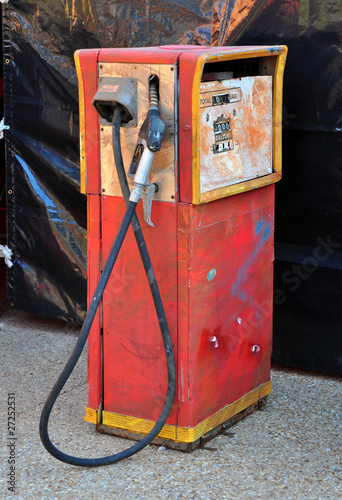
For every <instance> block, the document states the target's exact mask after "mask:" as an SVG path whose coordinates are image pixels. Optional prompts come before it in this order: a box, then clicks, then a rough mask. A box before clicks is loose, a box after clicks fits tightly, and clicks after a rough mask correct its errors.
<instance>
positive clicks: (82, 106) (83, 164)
mask: <svg viewBox="0 0 342 500" xmlns="http://www.w3.org/2000/svg"><path fill="white" fill-rule="evenodd" d="M74 57H75V66H76V74H77V80H78V101H79V125H80V191H81V193H84V194H85V193H86V171H87V170H86V155H85V103H84V85H83V77H82V70H81V63H80V54H79V50H77V51H76V52H75V56H74Z"/></svg>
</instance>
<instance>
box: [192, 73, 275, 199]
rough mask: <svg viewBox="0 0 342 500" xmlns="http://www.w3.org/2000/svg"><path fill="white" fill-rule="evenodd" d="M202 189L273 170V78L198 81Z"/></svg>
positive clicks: (268, 172)
mask: <svg viewBox="0 0 342 500" xmlns="http://www.w3.org/2000/svg"><path fill="white" fill-rule="evenodd" d="M199 117H200V120H199V123H200V130H199V139H200V140H199V144H200V152H199V162H200V190H201V193H207V192H209V191H213V190H215V189H218V188H223V187H226V186H230V185H232V184H237V183H239V182H244V181H246V180H250V179H255V178H257V177H261V176H264V175H268V174H270V173H272V76H264V75H261V76H253V77H244V78H235V79H234V78H233V79H230V80H222V81H209V82H202V83H201V85H200V99H199Z"/></svg>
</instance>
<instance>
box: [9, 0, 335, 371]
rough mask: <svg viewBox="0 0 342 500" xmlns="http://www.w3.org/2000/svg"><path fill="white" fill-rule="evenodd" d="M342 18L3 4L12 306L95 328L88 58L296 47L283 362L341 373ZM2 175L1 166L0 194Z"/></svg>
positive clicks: (263, 10)
mask: <svg viewBox="0 0 342 500" xmlns="http://www.w3.org/2000/svg"><path fill="white" fill-rule="evenodd" d="M341 13H342V6H341V3H340V2H339V1H338V0H328V1H326V2H320V1H317V0H301V1H296V0H293V1H290V0H288V1H286V0H254V1H250V2H245V1H242V0H230V1H226V2H223V1H213V0H211V1H210V0H207V1H203V2H201V1H198V0H193V1H191V0H189V1H181V0H179V1H176V0H171V1H159V2H154V1H147V2H140V1H138V0H136V1H130V2H127V1H125V2H123V1H112V2H108V1H98V0H93V1H90V0H76V1H71V0H70V1H68V2H64V1H63V2H61V1H33V0H32V1H27V2H19V1H12V2H10V3H8V4H4V5H3V58H4V78H5V85H4V94H5V122H6V124H8V125H9V126H10V130H9V131H7V132H6V153H7V157H6V176H7V186H6V191H7V226H8V227H7V238H8V245H9V246H10V248H12V250H13V251H14V254H15V265H14V266H13V268H11V269H9V270H8V275H7V292H8V300H9V302H10V304H11V305H13V307H16V308H19V309H24V310H27V311H31V312H34V313H37V314H42V315H46V316H50V317H54V318H59V319H64V320H66V321H71V322H77V323H80V322H82V320H83V318H84V314H85V309H86V200H85V197H84V196H83V195H80V194H79V161H78V154H79V153H78V132H79V128H78V100H77V95H78V94H77V79H76V74H75V69H74V62H73V53H74V51H75V50H76V49H79V48H86V47H104V46H110V47H122V46H124V47H126V46H131V47H133V46H148V45H163V44H200V45H246V44H286V45H287V46H288V47H289V56H288V61H287V65H286V71H285V80H284V119H283V127H284V129H283V141H284V142H283V175H284V176H283V180H282V181H281V182H280V183H278V185H277V188H276V262H275V308H274V354H273V360H274V361H276V362H278V363H285V364H289V365H293V366H299V367H307V368H311V369H317V370H324V371H331V372H335V373H342V340H341V338H342V336H341V330H342V307H341V301H342V300H341V299H342V287H341V276H342V274H341V273H342V246H341V245H342V242H341V233H342V232H341V227H342V225H341V223H342V221H341V213H342V209H341V201H342V200H341V197H342V165H341V156H342V155H341V130H342V117H341V104H342V84H341V66H342V64H341V58H342V52H341V31H342V30H341V21H340V19H341ZM3 171H4V168H3V164H2V166H1V165H0V186H1V185H3V181H2V178H1V175H2V174H3ZM1 183H2V184H1ZM2 203H4V202H2ZM1 208H4V204H2V205H0V209H1ZM0 232H1V231H0Z"/></svg>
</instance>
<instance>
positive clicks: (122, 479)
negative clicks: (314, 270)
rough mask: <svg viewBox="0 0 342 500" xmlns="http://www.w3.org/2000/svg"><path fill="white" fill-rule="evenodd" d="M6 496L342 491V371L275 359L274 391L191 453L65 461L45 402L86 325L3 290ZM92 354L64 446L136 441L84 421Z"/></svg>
mask: <svg viewBox="0 0 342 500" xmlns="http://www.w3.org/2000/svg"><path fill="white" fill-rule="evenodd" d="M0 328H1V336H0V341H1V386H0V387H1V398H0V403H1V425H2V432H1V435H2V437H3V447H2V450H3V453H2V467H1V477H0V498H16V499H18V498H19V499H38V498H39V499H40V500H45V499H47V500H50V499H51V500H55V499H68V500H70V499H76V500H77V499H84V498H101V499H125V500H131V499H132V500H133V499H170V500H173V499H186V500H191V499H205V500H211V499H263V500H266V499H272V500H273V499H284V500H285V499H286V500H291V499H294V500H300V499H303V500H304V499H305V500H306V499H315V500H318V499H322V500H326V499H341V498H342V485H341V476H342V464H341V456H342V449H341V435H342V433H341V431H342V418H341V409H342V405H341V378H338V377H333V376H327V375H321V374H317V373H310V372H305V371H297V370H292V369H285V368H281V367H274V368H273V371H272V379H273V392H272V394H271V395H270V396H269V399H268V403H267V405H266V407H265V409H264V410H263V411H258V412H256V413H254V414H252V415H250V416H249V417H247V418H246V419H245V420H243V421H241V422H239V423H238V424H236V425H235V426H234V427H232V428H231V429H230V431H231V433H232V434H231V435H230V436H223V435H220V436H218V437H216V438H215V439H213V440H212V441H211V442H210V443H209V444H208V445H207V446H209V447H210V449H199V450H196V451H195V452H193V453H192V454H185V453H182V452H177V451H172V450H166V449H159V448H157V447H155V446H148V447H147V448H145V449H144V450H143V451H141V452H140V453H139V454H138V455H135V456H134V457H132V458H130V459H128V460H126V461H123V462H120V463H118V464H116V465H111V466H107V467H101V468H96V469H89V468H88V469H85V468H80V467H74V466H69V465H66V464H64V463H61V462H58V461H57V460H56V459H55V458H53V457H51V456H50V455H49V454H48V453H47V452H46V451H45V449H44V448H43V446H42V444H41V442H40V439H39V433H38V425H39V418H40V412H41V409H42V406H43V403H44V401H45V399H46V397H47V395H48V393H49V391H50V389H51V388H52V386H53V384H54V382H55V380H56V378H57V377H58V375H59V373H60V371H61V370H62V368H63V366H64V363H65V361H66V359H67V358H68V356H69V354H70V352H71V350H72V348H73V346H74V344H75V341H76V338H77V335H78V333H79V328H78V327H76V326H73V325H68V324H65V323H62V322H59V321H52V320H48V319H44V318H39V317H37V316H32V315H30V314H27V313H24V312H20V311H14V310H12V309H10V308H9V307H8V306H7V304H6V301H5V297H4V290H3V289H2V290H1V291H0ZM9 393H14V394H15V405H16V428H15V437H16V440H15V460H16V463H15V467H16V468H15V492H14V493H13V492H11V491H8V489H7V488H8V486H9V484H8V483H7V479H8V478H7V474H8V473H9V472H10V469H9V467H10V465H9V464H8V456H9V452H10V449H11V448H10V447H8V446H7V445H8V444H10V440H11V439H10V437H9V435H8V425H7V422H8V414H7V408H8V394H9ZM86 404H87V381H86V358H85V355H83V356H82V359H81V360H80V362H79V363H78V365H77V367H76V369H75V371H74V373H73V374H72V376H71V379H70V380H69V382H68V383H67V385H66V386H65V388H64V390H63V393H62V395H61V396H60V398H59V399H58V401H57V403H56V407H55V409H54V411H53V414H52V418H51V424H50V433H51V435H52V438H53V441H54V442H55V444H56V445H57V446H59V447H60V448H61V449H62V450H64V451H66V452H67V453H71V454H76V455H78V456H86V457H92V456H102V455H106V454H112V453H114V452H116V451H119V450H122V449H124V448H126V447H128V445H129V444H130V442H128V441H125V440H123V439H119V438H115V437H112V436H106V435H101V434H98V433H96V432H95V429H94V427H93V426H92V425H91V424H88V423H86V422H84V420H83V418H82V417H83V415H84V406H85V405H86Z"/></svg>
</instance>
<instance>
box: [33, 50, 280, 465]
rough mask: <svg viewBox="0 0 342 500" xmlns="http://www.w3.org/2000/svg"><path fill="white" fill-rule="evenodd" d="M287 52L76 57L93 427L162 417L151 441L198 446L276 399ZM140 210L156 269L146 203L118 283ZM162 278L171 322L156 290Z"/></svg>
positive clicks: (143, 425)
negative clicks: (277, 206)
mask: <svg viewBox="0 0 342 500" xmlns="http://www.w3.org/2000/svg"><path fill="white" fill-rule="evenodd" d="M286 53H287V49H286V47H284V46H273V47H219V48H217V47H216V48H209V47H192V46H170V47H157V48H141V49H101V50H94V49H91V50H81V51H78V52H77V53H76V56H75V59H76V68H77V74H78V80H79V96H80V128H81V177H82V182H81V184H82V186H81V187H82V190H83V192H85V193H86V194H87V197H88V299H89V305H90V309H93V312H92V313H91V316H92V318H91V320H92V327H91V331H90V335H89V341H88V379H89V401H88V407H87V408H86V417H85V418H86V420H87V421H88V422H92V423H94V424H96V427H97V430H99V431H100V432H106V433H110V434H115V435H119V436H123V437H129V438H132V439H141V437H142V436H146V435H147V434H148V433H149V432H150V431H151V429H153V428H154V426H155V422H156V421H157V422H159V424H160V423H161V420H160V418H161V417H159V415H160V414H162V419H163V418H164V422H162V427H161V428H160V429H158V437H156V435H155V436H152V435H151V436H150V437H151V439H154V441H153V442H156V443H162V444H164V445H165V446H169V447H172V448H176V449H182V450H186V451H191V450H193V449H195V448H196V447H197V446H199V445H200V443H201V441H205V440H207V439H209V438H210V437H212V436H213V435H215V434H217V433H219V432H221V430H222V428H223V426H227V425H230V424H231V423H233V422H235V421H237V420H239V419H240V418H242V417H243V416H245V415H246V414H248V413H250V412H251V411H253V410H254V409H256V408H257V407H258V405H259V404H260V402H262V401H263V399H264V398H265V397H266V396H267V394H269V393H270V391H271V381H270V356H271V340H272V338H271V337H272V293H273V292H272V285H273V219H274V183H275V182H276V181H277V180H279V179H280V177H281V121H282V78H283V71H284V65H285V59H286ZM161 141H162V142H161ZM121 154H122V156H121ZM122 158H123V162H122ZM115 164H116V167H117V168H115V167H114V165H115ZM123 164H124V166H125V169H126V171H127V174H128V177H129V184H130V189H132V191H131V193H129V190H128V188H127V184H126V177H125V173H124V172H123V168H124V167H123ZM120 165H121V167H120ZM120 168H121V170H120ZM125 186H126V187H125ZM125 190H126V191H125ZM141 196H142V198H143V202H142V203H140V202H139V199H140V197H141ZM124 198H126V203H127V204H128V198H129V199H130V204H129V206H128V209H127V211H126V208H125V200H124ZM132 203H133V204H134V205H137V208H136V212H137V215H138V219H139V220H140V221H143V220H145V222H146V224H145V223H143V222H142V223H141V224H142V226H143V233H144V237H145V240H146V245H147V247H148V249H149V253H150V256H151V261H152V264H153V268H154V273H155V274H153V272H152V271H150V270H149V269H150V268H149V264H148V263H147V264H146V259H145V257H144V255H143V253H142V251H141V249H140V247H141V246H142V243H141V242H140V240H139V237H140V236H139V237H138V239H137V233H139V231H140V229H139V227H138V226H137V225H135V224H136V223H135V222H134V220H135V219H134V217H135V216H134V215H133V213H134V210H135V206H134V208H133V209H132V210H131V211H132V214H131V217H133V226H132V227H133V230H132V229H128V231H127V235H126V237H125V238H124V241H123V243H122V242H121V243H122V248H121V251H120V253H119V250H118V252H117V254H118V256H117V261H116V265H115V267H114V270H113V272H112V274H111V275H110V271H109V274H108V272H107V271H106V267H107V265H108V261H109V260H110V259H111V252H112V251H111V248H112V245H113V242H114V240H115V235H116V234H117V233H118V232H119V234H120V232H122V231H123V229H122V227H123V226H122V220H124V221H125V222H124V224H126V227H125V231H126V230H127V228H128V225H129V223H130V220H128V219H129V217H128V216H127V213H128V212H129V211H130V208H129V207H130V206H131V204H132ZM125 214H126V215H125ZM135 239H137V242H138V245H137V244H136V241H135ZM139 242H140V243H139ZM121 243H120V245H118V246H119V248H120V247H121ZM139 254H140V255H139ZM105 262H106V267H105V268H104V270H102V267H103V265H104V263H105ZM106 273H107V274H108V275H107V277H106V278H105V281H106V288H105V290H104V293H103V298H102V301H101V309H99V310H97V312H96V309H95V310H94V307H95V306H93V302H94V300H95V301H97V302H98V303H99V302H100V300H101V299H99V289H98V282H99V280H100V276H101V275H102V276H103V275H104V274H106ZM151 273H152V274H151ZM154 278H156V280H157V282H158V284H159V289H160V295H161V299H162V302H163V304H164V309H165V317H166V318H165V317H164V316H163V314H164V313H163V311H162V310H161V309H160V303H159V299H155V297H154V296H153V298H152V296H151V293H150V292H149V289H148V285H149V284H150V286H152V288H153V286H154V283H155V279H154ZM101 279H103V278H101ZM103 288H104V287H103ZM101 293H102V291H101ZM94 297H95V299H94ZM158 304H159V305H158ZM154 305H155V306H156V308H157V311H158V308H159V312H157V314H156V311H155V307H154ZM96 307H97V306H96ZM88 314H89V313H88ZM93 319H94V321H93ZM165 319H167V323H168V329H169V332H170V338H171V343H172V348H171V345H170V343H168V340H167V338H166V337H167V335H168V334H167V333H163V340H164V347H163V342H162V340H161V334H160V329H159V325H160V324H161V325H162V328H163V324H164V323H165ZM90 324H91V323H90ZM90 324H89V328H90ZM164 326H165V325H164ZM166 330H167V328H166ZM164 349H165V351H166V354H165V352H164ZM172 349H173V352H174V360H175V362H173V359H172ZM71 369H72V368H71ZM173 370H174V371H173ZM173 394H174V395H173ZM165 398H166V400H167V402H166V404H165V405H164V401H165ZM171 404H172V407H171ZM163 405H164V409H163ZM166 407H167V410H166ZM166 411H167V412H168V413H167V415H166V414H165V412H166ZM166 417H168V418H167V420H166ZM43 420H44V419H43ZM165 420H166V423H165ZM164 424H165V425H164ZM43 427H44V426H43ZM43 427H42V428H43ZM42 434H43V441H44V439H45V438H46V433H45V431H44V430H43V431H42ZM144 439H145V440H146V438H143V442H144ZM44 444H45V443H44ZM139 444H140V443H139ZM135 446H138V445H135ZM133 448H134V447H133ZM48 449H49V446H48ZM49 451H51V452H53V450H52V449H51V448H50V449H49ZM53 454H55V453H53ZM55 456H56V454H55ZM57 458H61V457H57ZM64 458H65V457H64ZM61 459H63V458H61ZM65 461H68V462H69V463H75V462H73V461H70V460H65ZM112 461H116V460H112ZM108 463H109V462H108ZM83 465H97V464H95V463H84V464H83Z"/></svg>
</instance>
